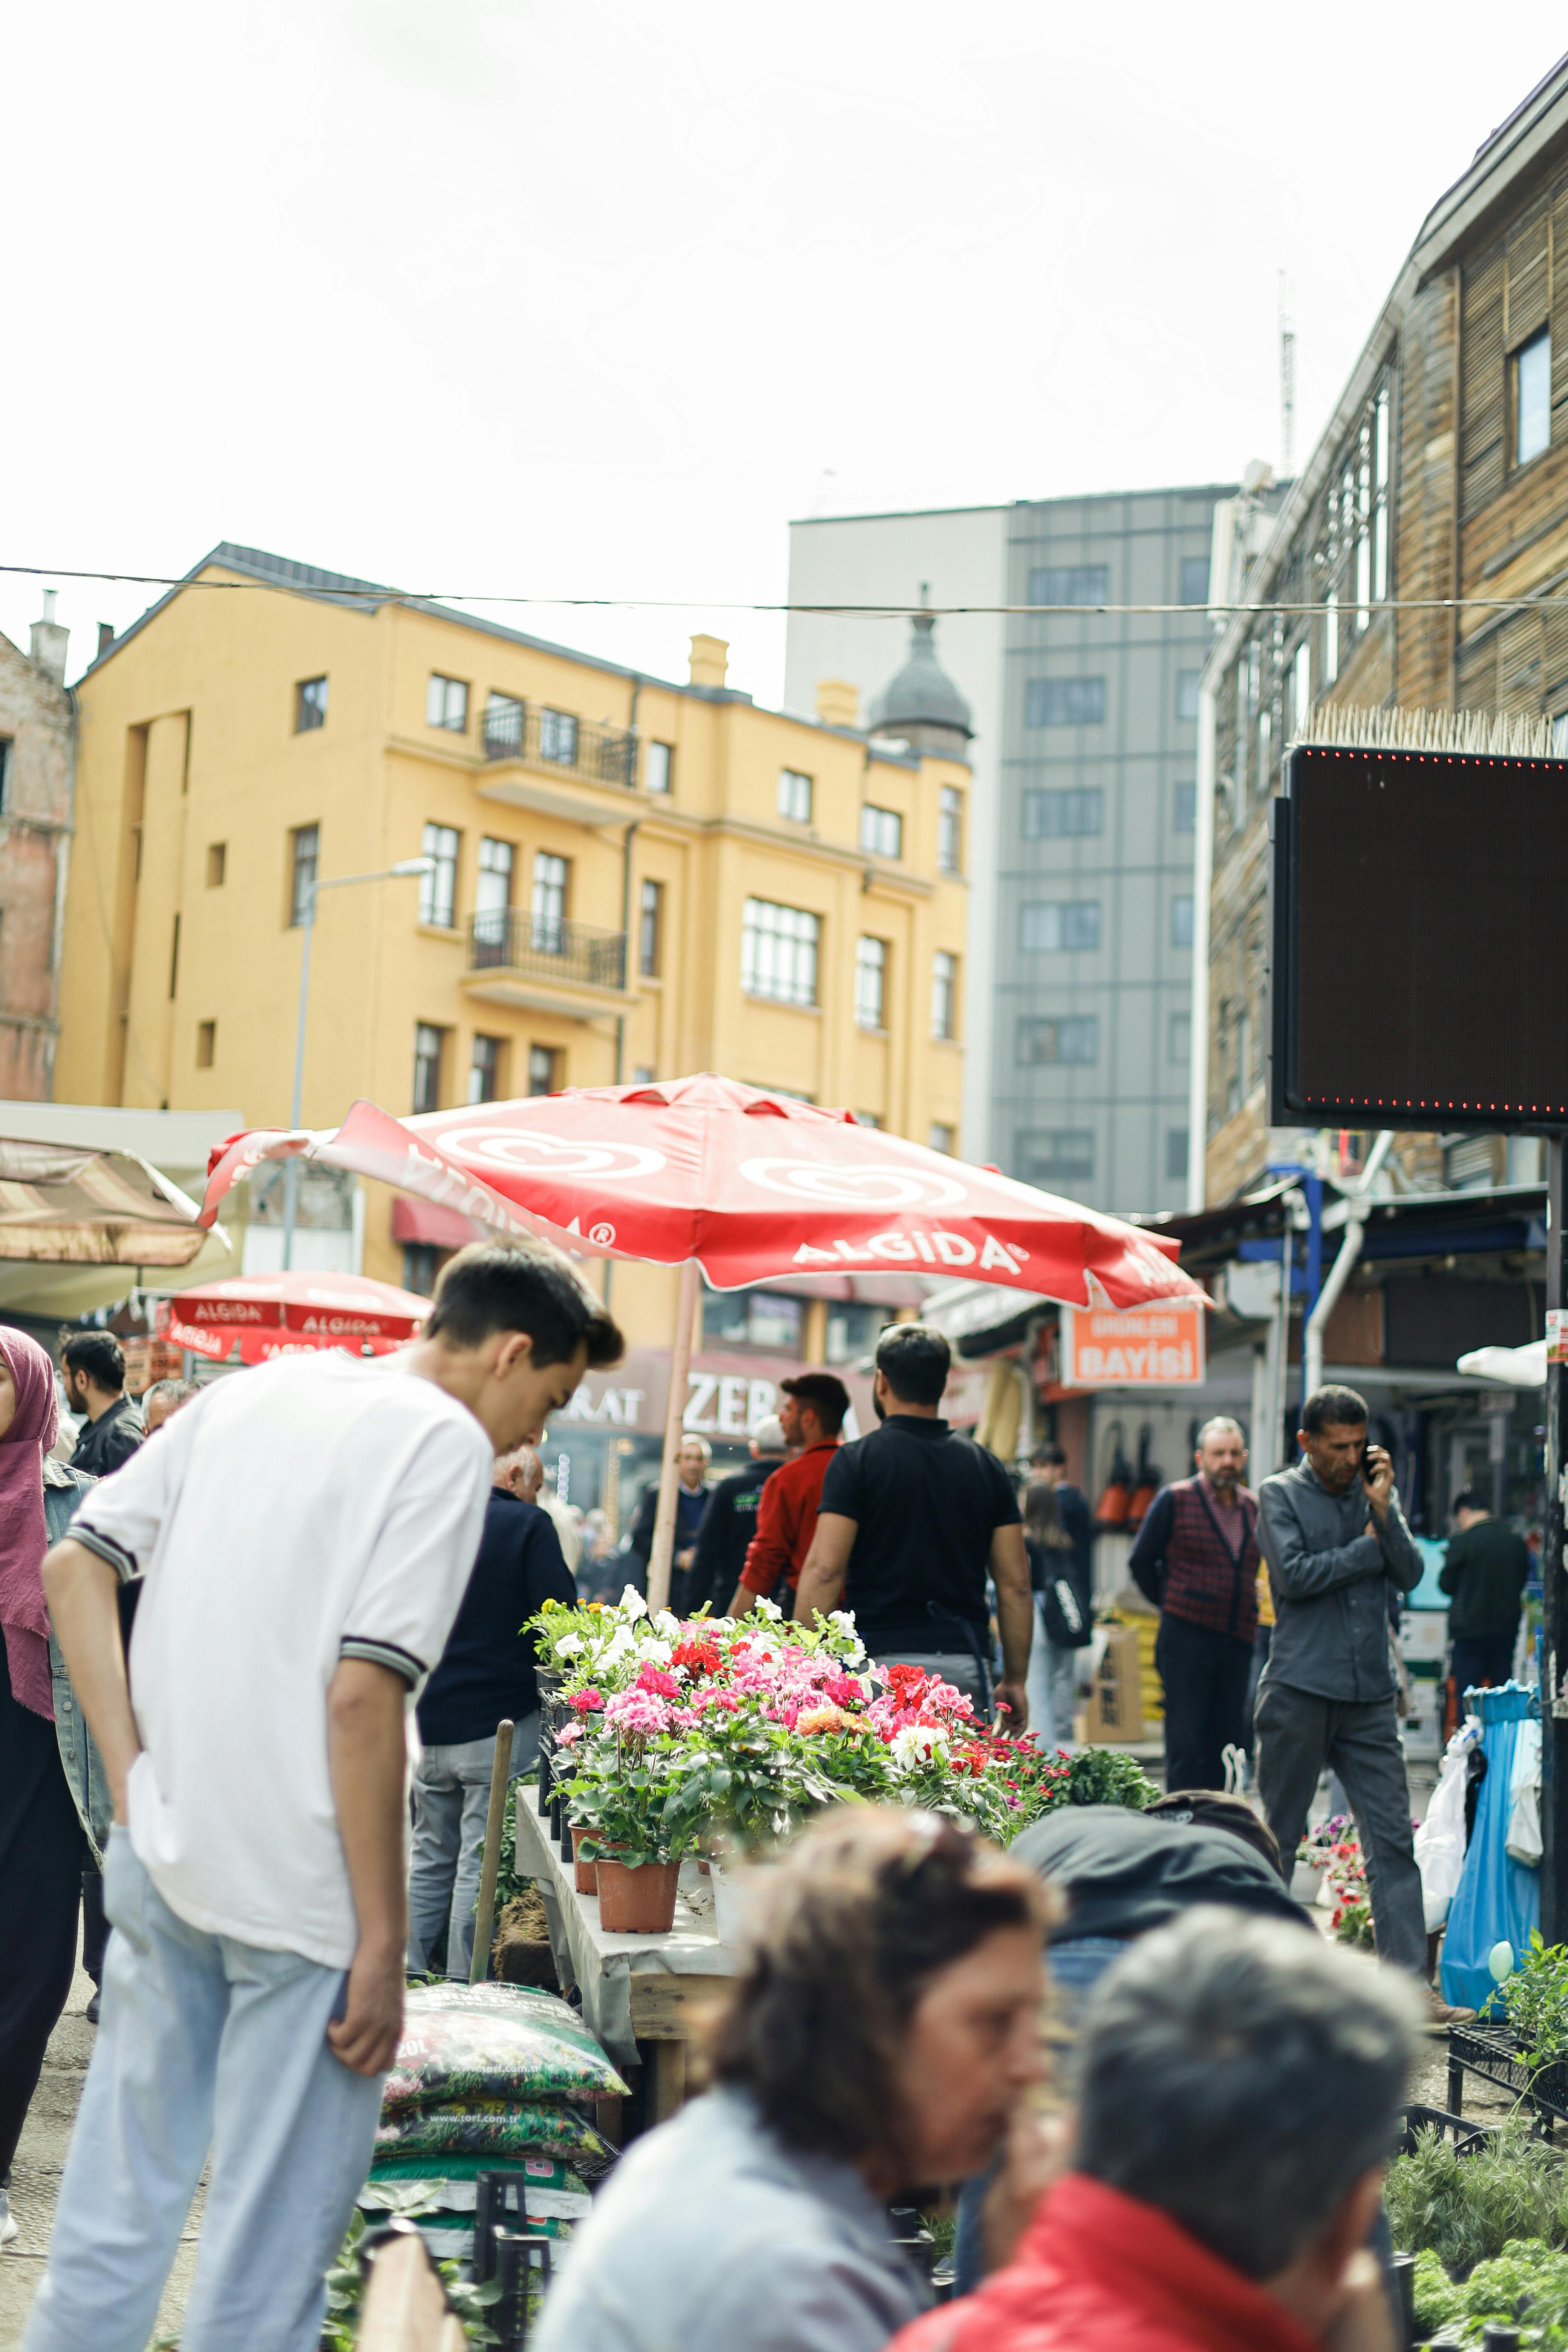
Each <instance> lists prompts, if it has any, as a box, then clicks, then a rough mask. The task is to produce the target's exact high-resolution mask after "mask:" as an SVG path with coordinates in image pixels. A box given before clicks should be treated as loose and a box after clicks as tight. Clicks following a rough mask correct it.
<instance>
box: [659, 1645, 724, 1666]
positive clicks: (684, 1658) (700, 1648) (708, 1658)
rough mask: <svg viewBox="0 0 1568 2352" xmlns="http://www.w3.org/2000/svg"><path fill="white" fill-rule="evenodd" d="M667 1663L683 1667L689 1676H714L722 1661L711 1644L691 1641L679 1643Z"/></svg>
mask: <svg viewBox="0 0 1568 2352" xmlns="http://www.w3.org/2000/svg"><path fill="white" fill-rule="evenodd" d="M669 1663H670V1664H671V1665H672V1666H684V1667H685V1668H686V1669H687V1671H688V1673H689V1674H694V1675H716V1674H717V1673H718V1671H719V1669H720V1667H721V1665H722V1664H723V1663H724V1661H723V1659H722V1658H721V1655H720V1654H719V1651H718V1649H717V1647H716V1646H715V1644H714V1643H711V1642H704V1641H700V1640H693V1641H689V1642H681V1643H679V1644H678V1645H677V1647H676V1651H675V1654H674V1656H673V1657H672V1658H671V1659H670V1662H669Z"/></svg>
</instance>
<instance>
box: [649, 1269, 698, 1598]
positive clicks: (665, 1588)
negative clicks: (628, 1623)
mask: <svg viewBox="0 0 1568 2352" xmlns="http://www.w3.org/2000/svg"><path fill="white" fill-rule="evenodd" d="M701 1286H702V1277H701V1275H700V1272H699V1270H698V1265H697V1260H696V1259H695V1258H694V1257H689V1258H688V1259H687V1261H686V1263H685V1265H683V1266H682V1267H681V1269H680V1288H679V1293H678V1294H677V1297H676V1302H675V1338H674V1343H673V1345H672V1346H671V1348H670V1351H669V1402H668V1404H667V1405H666V1407H665V1413H664V1463H663V1465H662V1467H661V1468H660V1471H659V1474H658V1516H657V1517H656V1518H655V1520H654V1523H653V1550H652V1551H651V1552H650V1553H649V1555H648V1563H647V1605H648V1607H649V1609H650V1610H652V1609H667V1608H668V1606H669V1567H670V1561H671V1559H673V1557H674V1553H675V1489H676V1485H677V1472H676V1463H677V1460H678V1458H679V1453H680V1440H681V1434H682V1433H683V1431H684V1429H685V1426H686V1376H687V1373H688V1371H689V1369H690V1365H691V1327H692V1325H693V1323H694V1322H695V1321H696V1319H697V1302H698V1300H699V1298H700V1297H701V1295H702V1287H701Z"/></svg>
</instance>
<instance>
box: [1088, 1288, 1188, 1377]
mask: <svg viewBox="0 0 1568 2352" xmlns="http://www.w3.org/2000/svg"><path fill="white" fill-rule="evenodd" d="M1061 1318H1062V1319H1061V1367H1060V1372H1059V1375H1058V1377H1059V1378H1060V1381H1061V1384H1062V1386H1063V1388H1065V1389H1171V1388H1196V1387H1197V1386H1198V1385H1199V1384H1200V1383H1201V1381H1202V1380H1203V1377H1204V1307H1203V1305H1202V1302H1201V1301H1200V1300H1198V1299H1195V1298H1172V1299H1167V1300H1164V1301H1163V1302H1162V1303H1161V1304H1160V1305H1159V1306H1156V1307H1131V1308H1129V1309H1127V1310H1126V1311H1125V1312H1122V1313H1118V1312H1117V1311H1116V1310H1115V1309H1114V1308H1112V1307H1063V1308H1062V1310H1061Z"/></svg>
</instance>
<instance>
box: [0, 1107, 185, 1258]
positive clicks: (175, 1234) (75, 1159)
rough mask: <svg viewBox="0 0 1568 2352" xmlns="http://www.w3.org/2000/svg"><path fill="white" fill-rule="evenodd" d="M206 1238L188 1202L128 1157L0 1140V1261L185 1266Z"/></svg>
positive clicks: (127, 1154)
mask: <svg viewBox="0 0 1568 2352" xmlns="http://www.w3.org/2000/svg"><path fill="white" fill-rule="evenodd" d="M206 1238H207V1236H206V1234H205V1231H204V1229H203V1226H202V1223H200V1221H199V1213H198V1211H197V1208H196V1204H195V1202H194V1201H192V1200H188V1199H187V1198H186V1196H185V1194H184V1192H181V1191H180V1189H179V1187H178V1185H176V1184H173V1183H171V1182H170V1181H169V1179H168V1178H167V1177H166V1176H163V1175H160V1174H159V1172H158V1171H157V1169H155V1168H153V1166H151V1165H150V1164H149V1162H148V1161H147V1160H142V1159H139V1158H138V1157H137V1155H136V1154H135V1153H134V1152H132V1151H108V1150H96V1149H94V1148H93V1147H92V1146H90V1145H82V1146H73V1145H68V1144H60V1143H41V1142H36V1141H34V1140H31V1139H27V1138H23V1137H17V1136H11V1137H0V1259H12V1260H18V1259H20V1260H26V1261H31V1262H33V1263H35V1264H46V1265H123V1266H132V1267H135V1266H153V1265H163V1266H172V1265H189V1264H190V1262H191V1260H192V1259H193V1258H194V1257H195V1255H197V1253H198V1252H199V1251H200V1249H201V1248H202V1245H203V1244H204V1243H205V1240H206Z"/></svg>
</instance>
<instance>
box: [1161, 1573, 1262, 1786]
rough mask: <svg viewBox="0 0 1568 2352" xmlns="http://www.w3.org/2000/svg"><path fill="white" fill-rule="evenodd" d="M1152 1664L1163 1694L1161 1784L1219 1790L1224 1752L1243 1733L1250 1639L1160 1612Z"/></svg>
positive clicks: (1243, 1737)
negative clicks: (1163, 1751) (1244, 1640)
mask: <svg viewBox="0 0 1568 2352" xmlns="http://www.w3.org/2000/svg"><path fill="white" fill-rule="evenodd" d="M1154 1664H1155V1666H1156V1667H1157V1669H1158V1671H1159V1675H1160V1681H1161V1683H1162V1685H1163V1688H1164V1693H1165V1787H1166V1789H1167V1790H1170V1791H1171V1792H1172V1793H1174V1791H1175V1790H1178V1789H1223V1788H1224V1786H1225V1751H1226V1748H1241V1747H1242V1746H1243V1745H1244V1744H1245V1741H1246V1737H1247V1685H1248V1683H1249V1682H1250V1681H1251V1678H1252V1644H1251V1643H1250V1642H1238V1641H1237V1639H1236V1637H1235V1635H1234V1634H1231V1633H1211V1632H1210V1630H1209V1629H1208V1627H1207V1626H1206V1625H1189V1624H1188V1623H1187V1622H1186V1620H1185V1619H1184V1618H1183V1617H1172V1616H1168V1615H1167V1616H1163V1617H1162V1618H1161V1620H1160V1631H1159V1633H1158V1634H1157V1635H1156V1637H1155V1642H1154Z"/></svg>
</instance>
